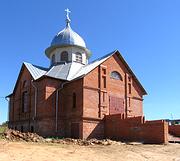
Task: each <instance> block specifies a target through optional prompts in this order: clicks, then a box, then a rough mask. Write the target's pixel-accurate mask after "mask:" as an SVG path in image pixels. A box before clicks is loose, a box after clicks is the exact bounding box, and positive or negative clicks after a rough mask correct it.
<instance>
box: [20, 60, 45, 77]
mask: <svg viewBox="0 0 180 161" xmlns="http://www.w3.org/2000/svg"><path fill="white" fill-rule="evenodd" d="M23 64H24V65H25V66H26V68H27V69H28V70H29V72H30V73H31V75H32V77H33V78H34V80H36V79H38V78H40V77H41V76H43V75H44V74H45V73H46V72H47V70H48V69H47V68H43V67H39V66H36V65H32V64H30V63H27V62H24V63H23Z"/></svg>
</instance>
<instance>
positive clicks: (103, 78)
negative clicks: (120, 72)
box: [102, 76, 106, 88]
mask: <svg viewBox="0 0 180 161" xmlns="http://www.w3.org/2000/svg"><path fill="white" fill-rule="evenodd" d="M102 81H103V88H106V77H105V76H103V77H102Z"/></svg>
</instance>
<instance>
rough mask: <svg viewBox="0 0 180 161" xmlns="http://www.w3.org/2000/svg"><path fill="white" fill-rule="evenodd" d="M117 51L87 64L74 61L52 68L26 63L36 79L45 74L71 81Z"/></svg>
mask: <svg viewBox="0 0 180 161" xmlns="http://www.w3.org/2000/svg"><path fill="white" fill-rule="evenodd" d="M115 52H116V51H113V52H111V53H109V54H107V55H105V56H103V57H101V58H99V59H97V60H95V61H93V62H91V63H90V64H87V65H82V64H80V63H76V62H72V63H66V64H59V65H55V66H52V67H51V68H50V69H46V68H43V67H39V66H35V65H32V64H30V63H24V65H25V66H26V67H27V69H28V70H29V72H30V73H31V75H32V76H33V78H34V79H35V80H36V79H38V78H40V77H42V76H44V75H45V76H49V77H52V78H56V79H62V80H68V81H71V80H74V79H77V78H79V77H82V76H84V75H86V74H88V73H89V72H90V71H92V70H93V69H95V68H96V67H97V66H98V65H100V64H101V63H103V62H104V61H105V60H107V59H108V58H109V57H111V55H113V54H114V53H115Z"/></svg>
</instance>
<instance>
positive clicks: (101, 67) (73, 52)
mask: <svg viewBox="0 0 180 161" xmlns="http://www.w3.org/2000/svg"><path fill="white" fill-rule="evenodd" d="M66 11H67V15H66V26H65V28H64V29H63V30H62V31H60V32H59V33H58V34H57V35H56V36H55V37H54V38H53V40H52V42H51V45H50V46H49V47H48V48H47V49H46V50H45V54H46V56H47V57H48V58H49V60H50V66H49V67H47V68H44V67H40V66H37V65H33V64H30V63H26V62H24V63H23V64H22V67H21V70H20V73H19V76H18V78H17V82H16V84H15V87H14V90H13V92H12V94H10V95H9V96H8V97H9V128H12V129H16V130H19V131H23V132H27V131H31V132H36V133H38V134H40V135H42V136H59V137H72V138H93V137H95V138H104V137H105V134H104V131H105V120H104V118H105V117H106V116H111V115H112V116H114V115H116V114H121V116H122V117H123V118H131V117H138V116H143V96H144V95H146V94H147V93H146V91H145V89H144V88H143V86H142V85H141V83H140V82H139V80H138V79H137V77H136V76H135V74H134V73H133V71H132V70H131V68H130V67H129V65H128V64H127V62H126V61H125V60H124V58H123V57H122V55H121V54H120V52H119V51H118V50H115V51H113V52H111V53H109V54H107V55H105V56H103V57H101V58H99V59H97V60H95V61H92V62H90V63H89V62H88V60H89V58H90V56H91V53H90V51H89V50H88V49H87V47H86V44H85V41H84V40H83V38H82V37H80V36H79V35H78V34H77V33H76V32H74V31H73V30H72V29H71V27H70V18H69V10H66ZM106 130H107V129H106ZM108 130H111V129H108Z"/></svg>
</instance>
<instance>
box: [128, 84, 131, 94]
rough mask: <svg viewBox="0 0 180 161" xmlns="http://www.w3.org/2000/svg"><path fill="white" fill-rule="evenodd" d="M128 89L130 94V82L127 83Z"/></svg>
mask: <svg viewBox="0 0 180 161" xmlns="http://www.w3.org/2000/svg"><path fill="white" fill-rule="evenodd" d="M128 90H129V94H131V84H130V83H128Z"/></svg>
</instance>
